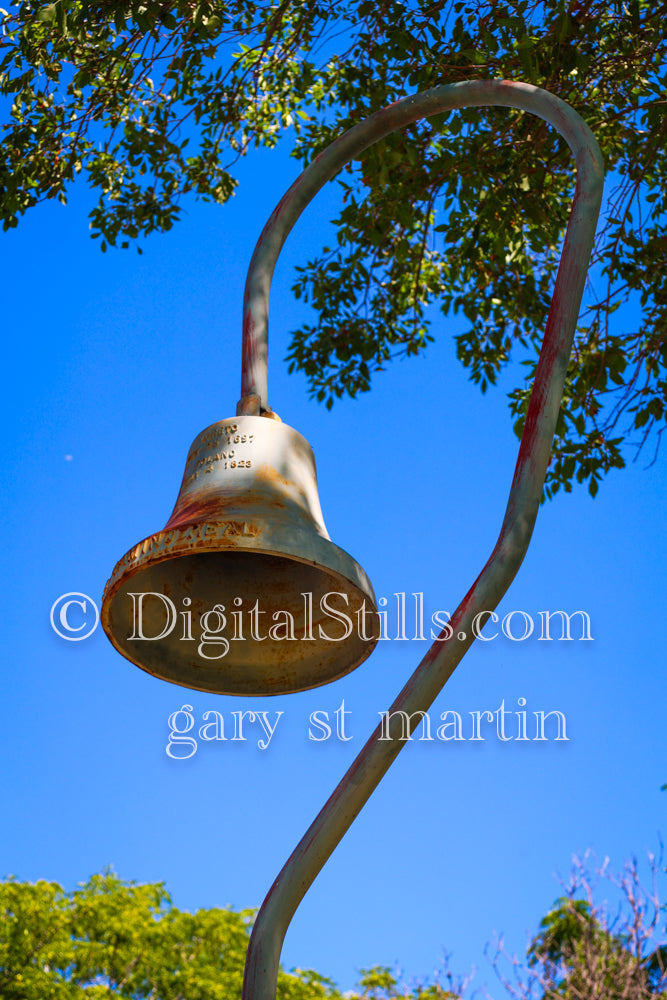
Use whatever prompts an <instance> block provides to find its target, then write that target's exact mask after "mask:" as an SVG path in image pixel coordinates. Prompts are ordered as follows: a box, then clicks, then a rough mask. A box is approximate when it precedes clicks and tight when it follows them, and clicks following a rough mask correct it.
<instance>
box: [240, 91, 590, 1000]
mask: <svg viewBox="0 0 667 1000" xmlns="http://www.w3.org/2000/svg"><path fill="white" fill-rule="evenodd" d="M480 105H502V106H505V107H512V108H518V109H521V110H524V111H529V112H531V113H533V114H535V115H538V116H539V117H540V118H544V119H545V120H546V121H548V122H550V123H551V124H552V125H554V126H555V128H557V129H558V131H559V132H560V134H561V135H562V136H563V137H564V138H565V139H566V141H567V143H568V145H569V147H570V149H571V151H572V153H573V154H574V157H575V160H576V164H577V185H576V190H575V195H574V201H573V204H572V211H571V215H570V221H569V223H568V227H567V233H566V236H565V242H564V245H563V251H562V255H561V261H560V265H559V268H558V274H557V277H556V285H555V288H554V294H553V298H552V302H551V308H550V310H549V317H548V319H547V326H546V331H545V335H544V340H543V343H542V350H541V353H540V358H539V361H538V365H537V371H536V374H535V384H534V386H533V390H532V393H531V397H530V403H529V407H528V414H527V417H526V425H525V428H524V432H523V436H522V438H521V444H520V447H519V456H518V459H517V463H516V468H515V471H514V478H513V480H512V486H511V489H510V494H509V498H508V502H507V508H506V511H505V517H504V519H503V523H502V527H501V530H500V535H499V537H498V541H497V542H496V545H495V548H494V549H493V552H492V553H491V556H490V558H489V559H488V561H487V563H486V565H485V566H484V568H483V570H482V572H481V573H480V574H479V576H478V577H477V579H476V580H475V582H474V584H473V585H472V587H471V588H470V590H469V591H468V593H467V594H466V595H465V597H464V598H463V600H462V601H461V603H460V604H459V606H458V608H457V609H456V611H455V613H454V615H453V617H452V619H451V621H450V626H451V628H452V630H453V635H452V638H451V639H450V640H449V641H446V640H445V637H444V636H442V635H441V636H440V637H439V638H438V639H436V641H435V642H434V643H433V645H432V646H431V648H430V649H429V651H428V653H427V654H426V656H425V657H424V659H423V660H422V661H421V663H420V664H419V666H418V667H417V669H416V670H415V672H414V674H413V675H412V677H411V678H410V679H409V681H408V682H407V684H406V685H405V687H404V688H403V690H402V691H401V693H400V694H399V696H398V698H397V699H396V701H395V702H394V704H393V705H392V707H391V709H390V712H396V713H397V712H406V713H408V716H409V717H411V718H410V723H409V727H408V730H409V731H412V729H413V728H414V727H415V726H417V725H418V724H419V721H420V719H421V715H420V713H421V712H426V711H427V710H428V708H429V707H430V705H431V704H432V702H433V700H434V699H435V698H436V697H437V695H438V694H439V693H440V691H441V690H442V688H443V686H444V684H445V682H446V681H447V680H448V678H449V677H450V676H451V674H452V672H453V671H454V668H455V667H456V666H457V664H458V663H459V661H460V660H461V659H462V658H463V656H464V654H465V653H466V652H467V650H468V649H469V647H470V646H471V645H472V643H473V641H474V638H475V636H474V633H473V621H474V619H475V616H476V615H479V614H481V613H483V612H487V611H493V609H494V608H495V607H496V606H497V604H498V602H499V601H500V600H501V598H502V596H503V594H504V593H505V591H506V590H507V588H508V587H509V585H510V583H511V582H512V580H513V578H514V576H515V574H516V572H517V570H518V569H519V566H520V565H521V562H522V561H523V557H524V555H525V553H526V550H527V548H528V543H529V542H530V537H531V534H532V531H533V526H534V524H535V518H536V516H537V510H538V507H539V503H540V497H541V494H542V487H543V485H544V478H545V476H546V470H547V463H548V461H549V452H550V450H551V442H552V439H553V434H554V430H555V427H556V420H557V418H558V411H559V409H560V402H561V397H562V393H563V385H564V382H565V376H566V372H567V365H568V360H569V356H570V350H571V347H572V340H573V337H574V330H575V326H576V322H577V316H578V314H579V308H580V305H581V298H582V295H583V289H584V282H585V278H586V271H587V266H588V261H589V257H590V253H591V249H592V246H593V238H594V235H595V226H596V223H597V217H598V214H599V210H600V203H601V200H602V186H603V164H602V155H601V153H600V149H599V147H598V144H597V142H596V141H595V138H594V136H593V134H592V133H591V131H590V129H589V128H588V126H587V125H586V124H585V122H584V121H583V120H582V119H581V118H580V117H579V115H578V114H577V113H576V112H575V111H574V110H573V109H572V108H571V107H569V105H567V104H565V103H564V102H563V101H561V100H560V99H559V98H557V97H554V96H553V95H552V94H549V93H547V91H545V90H541V89H540V88H539V87H532V86H530V85H528V84H522V83H512V82H508V81H495V80H483V81H473V82H468V83H456V84H452V85H451V86H447V87H435V88H434V89H432V90H428V91H425V92H424V93H421V94H416V95H415V96H414V97H409V98H406V99H405V100H403V101H398V102H397V103H396V104H392V105H390V106H389V107H388V108H385V109H384V110H382V111H378V112H377V113H376V114H374V115H371V116H370V117H369V118H367V119H366V120H365V121H363V122H361V123H360V124H359V125H356V126H354V128H352V129H350V130H349V131H348V132H346V133H345V134H344V135H343V136H341V137H340V138H339V139H337V140H336V141H335V142H333V143H332V144H331V146H329V147H328V149H326V150H325V151H324V152H322V153H320V155H319V156H318V157H317V158H316V159H315V160H313V162H312V163H311V164H310V165H309V166H308V167H307V168H306V170H304V172H303V174H302V175H301V176H300V177H299V179H298V180H297V181H296V182H295V183H294V184H293V185H292V187H291V188H290V189H289V191H288V192H287V194H286V195H285V197H284V198H283V199H282V201H281V202H280V203H279V205H278V206H277V207H276V209H275V211H274V213H273V215H272V216H271V218H270V219H269V222H268V223H267V225H266V226H265V228H264V230H263V231H262V234H261V236H260V238H259V241H258V243H257V246H256V248H255V252H254V255H253V258H252V261H251V264H250V269H249V272H248V278H247V281H246V293H245V302H244V341H243V387H242V399H241V403H240V404H239V412H255V413H258V412H261V411H262V410H267V409H268V403H267V395H266V364H267V356H268V297H269V287H270V283H271V277H272V274H273V270H274V267H275V263H276V259H277V257H278V254H279V252H280V249H281V247H282V245H283V243H284V242H285V239H286V238H287V235H288V233H289V231H290V229H291V228H292V226H293V225H294V223H295V221H296V219H297V218H298V216H299V214H300V213H301V211H302V210H303V208H305V206H306V205H307V204H308V202H309V201H310V200H311V198H312V197H313V196H314V195H315V194H316V193H317V191H319V189H320V188H321V187H322V186H323V185H324V184H325V183H326V181H327V180H329V179H330V178H331V177H333V176H334V174H336V173H337V171H338V170H339V169H340V168H341V167H342V166H343V165H344V164H345V163H347V162H348V161H349V160H350V159H352V158H354V157H355V156H358V155H359V153H360V152H361V151H362V150H363V149H365V148H366V147H367V146H370V145H371V144H372V143H373V142H376V141H377V140H378V139H380V138H382V137H383V136H385V135H387V134H388V133H389V132H392V131H394V130H395V129H397V128H401V127H403V126H405V125H408V124H409V123H411V122H413V121H416V120H417V119H419V118H422V117H426V116H428V115H434V114H439V113H441V112H442V111H446V110H449V109H452V108H463V107H472V106H480ZM412 717H414V718H412ZM399 726H400V727H401V730H402V723H401V719H400V717H399V716H398V715H397V716H394V717H393V719H392V720H391V722H390V724H389V736H390V737H391V738H390V739H389V740H381V739H380V735H381V726H378V727H377V729H376V730H375V732H374V733H373V734H372V736H371V737H370V739H369V740H368V742H367V743H366V744H365V746H364V748H363V749H362V750H361V752H360V753H359V755H358V756H357V758H356V759H355V761H354V762H353V764H352V765H351V767H350V768H349V769H348V771H347V773H346V774H345V776H344V777H343V779H342V780H341V782H340V783H339V784H338V786H337V787H336V789H335V790H334V792H333V794H332V795H331V797H330V798H329V800H328V801H327V803H326V804H325V806H324V807H323V808H322V810H321V811H320V813H319V814H318V815H317V817H316V818H315V820H314V822H313V823H312V824H311V826H310V827H309V829H308V830H307V832H306V834H305V835H304V836H303V837H302V839H301V841H300V842H299V844H298V845H297V847H296V849H295V850H294V851H293V853H292V854H291V856H290V857H289V859H288V861H287V862H286V864H285V865H284V867H283V869H282V871H281V872H280V874H279V875H278V878H277V879H276V881H275V882H274V884H273V886H272V887H271V890H270V891H269V893H268V895H267V897H266V899H265V900H264V903H263V904H262V907H261V909H260V911H259V915H258V917H257V920H256V922H255V927H254V930H253V933H252V937H251V939H250V945H249V948H248V955H247V959H246V969H245V979H244V984H243V1000H274V998H275V995H276V982H277V977H278V967H279V961H280V952H281V949H282V943H283V939H284V937H285V933H286V931H287V928H288V926H289V923H290V921H291V919H292V916H293V915H294V912H295V911H296V908H297V906H298V905H299V903H300V902H301V900H302V899H303V897H304V895H305V893H306V892H307V890H308V888H309V887H310V885H311V884H312V882H313V881H314V879H315V877H316V875H317V874H318V872H319V871H320V869H321V868H322V866H323V865H324V864H325V862H326V861H327V859H328V858H329V856H330V855H331V853H332V852H333V850H334V848H335V847H336V846H337V844H338V843H339V841H340V840H341V838H342V837H343V835H344V834H345V832H346V831H347V830H348V828H349V827H350V825H351V824H352V822H353V820H354V819H355V817H356V816H357V814H358V813H359V811H360V810H361V808H362V806H363V805H364V804H365V802H366V801H367V800H368V798H369V797H370V795H371V793H372V792H373V790H374V788H375V787H376V786H377V784H378V783H379V782H380V780H381V778H382V777H383V775H384V774H385V773H386V771H387V770H388V768H389V766H390V765H391V763H392V762H393V760H394V759H395V758H396V756H397V755H398V753H399V752H400V751H401V749H402V748H403V746H404V744H405V742H406V741H405V740H402V739H400V738H399Z"/></svg>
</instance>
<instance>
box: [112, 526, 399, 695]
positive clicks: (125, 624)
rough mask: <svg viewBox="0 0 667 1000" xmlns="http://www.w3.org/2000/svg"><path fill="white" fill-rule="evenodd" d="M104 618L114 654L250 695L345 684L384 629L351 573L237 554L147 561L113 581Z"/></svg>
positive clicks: (166, 674) (188, 680)
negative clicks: (380, 628) (347, 574)
mask: <svg viewBox="0 0 667 1000" xmlns="http://www.w3.org/2000/svg"><path fill="white" fill-rule="evenodd" d="M323 541H324V540H323ZM326 544H327V545H328V546H331V548H332V549H334V550H335V549H337V552H338V554H339V558H340V557H345V560H349V562H350V563H352V564H354V560H352V559H351V557H350V556H348V555H347V553H345V552H343V550H342V549H338V547H337V546H335V545H333V543H332V542H330V541H327V543H326ZM354 565H355V566H356V564H354ZM357 569H358V570H359V571H360V572H361V573H362V574H363V571H361V570H360V568H359V567H357ZM101 617H102V625H103V627H104V630H105V632H106V633H107V635H108V636H109V638H110V640H111V642H112V643H113V645H114V646H115V647H116V649H117V650H118V651H119V652H120V653H122V655H123V656H125V657H126V658H127V659H128V660H130V661H131V662H132V663H134V664H136V665H137V666H138V667H141V669H142V670H145V671H147V673H149V674H152V675H153V676H154V677H159V678H161V679H162V680H166V681H170V682H171V683H174V684H180V685H182V686H184V687H189V688H194V689H196V690H198V691H209V692H213V693H216V694H233V695H243V696H264V695H276V694H291V693H294V692H297V691H306V690H309V689H311V688H315V687H319V686H320V685H322V684H328V683H329V682H330V681H334V680H337V679H338V678H340V677H343V676H344V675H345V674H347V673H349V672H350V671H351V670H354V669H355V667H357V666H359V664H360V663H362V662H363V661H364V660H365V659H366V657H367V656H369V655H370V653H371V652H372V650H373V649H374V647H375V645H376V643H377V640H378V632H379V629H378V620H377V614H376V609H375V599H374V596H373V595H372V591H371V593H370V594H369V593H368V592H366V590H365V588H363V587H362V586H357V585H355V584H354V583H353V582H352V581H351V580H350V578H349V576H344V575H342V574H340V573H338V572H336V571H335V570H333V569H331V568H329V567H324V566H321V565H317V564H315V563H309V562H307V561H305V560H301V559H298V558H296V557H294V556H293V555H289V554H276V553H262V552H257V551H250V550H246V551H243V550H238V549H231V550H227V551H216V552H211V551H202V552H194V553H191V554H187V555H180V556H175V557H170V558H167V559H162V560H160V561H155V562H150V561H149V562H147V563H146V564H144V565H141V566H138V567H137V568H136V569H135V570H134V571H133V572H131V573H129V574H123V575H122V577H121V578H120V579H118V580H117V581H116V582H115V584H114V581H113V578H112V581H110V583H109V585H108V586H107V592H106V593H105V597H104V601H103V606H102V616H101Z"/></svg>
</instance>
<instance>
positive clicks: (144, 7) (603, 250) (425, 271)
mask: <svg viewBox="0 0 667 1000" xmlns="http://www.w3.org/2000/svg"><path fill="white" fill-rule="evenodd" d="M4 32H5V34H4V37H2V39H0V92H1V93H2V94H3V95H5V97H6V99H7V102H6V103H7V118H6V124H5V126H4V129H3V132H2V138H1V140H0V142H1V144H0V215H1V216H2V219H3V224H4V226H5V228H7V227H10V226H15V225H16V224H17V221H18V218H19V217H20V215H21V214H22V213H23V212H25V211H26V210H27V209H28V208H30V207H31V206H32V205H34V204H36V203H37V202H39V201H41V200H43V199H44V198H53V197H58V198H60V199H61V200H63V201H64V200H65V199H66V191H67V187H68V184H69V183H70V182H71V181H72V180H73V178H74V177H75V175H76V174H78V173H82V174H84V175H85V176H86V177H87V179H88V182H89V183H90V185H91V186H92V188H93V189H94V190H96V191H97V192H98V195H99V201H98V203H97V205H96V206H95V207H94V208H93V210H92V212H91V226H92V230H93V236H94V237H97V238H99V239H100V241H101V246H102V249H103V250H104V249H106V247H107V246H108V245H111V246H117V245H120V246H128V245H129V244H130V243H132V242H133V241H137V240H138V239H139V238H140V237H143V236H145V235H146V234H148V233H151V232H153V231H161V230H166V229H169V228H170V227H171V226H172V225H173V223H174V222H175V220H176V219H177V218H178V216H179V214H180V211H181V209H182V202H183V197H184V196H185V195H187V194H189V193H191V194H194V195H195V196H197V197H200V198H204V199H207V200H210V201H214V202H217V203H223V202H225V201H226V200H227V199H228V198H229V197H230V196H231V195H232V193H233V191H234V188H235V185H236V181H235V179H234V163H235V162H236V160H237V159H238V157H239V156H241V155H243V154H245V153H246V152H247V151H248V150H249V149H250V148H251V147H252V146H253V145H265V146H272V145H274V144H275V143H276V142H277V141H278V139H279V138H280V137H283V136H284V137H285V141H286V142H289V143H291V145H292V149H293V152H294V154H295V155H296V156H298V157H300V158H301V159H302V160H303V161H304V162H307V161H309V160H310V159H311V158H312V157H313V156H314V155H315V154H316V153H317V151H318V150H319V149H321V148H322V147H323V146H324V145H325V144H326V143H328V142H329V141H330V140H331V139H332V138H333V137H334V136H336V135H338V134H340V132H341V131H342V130H343V129H345V128H347V127H349V126H350V125H352V124H354V123H356V122H357V121H359V120H360V119H361V118H363V117H364V116H366V115H367V114H369V113H370V112H372V111H374V110H377V109H379V108H380V107H382V106H384V105H385V104H387V103H389V102H390V101H393V100H396V99H398V98H400V97H403V96H405V95H407V94H409V93H413V92H415V91H417V90H423V89H426V88H428V87H431V86H434V85H438V84H444V83H449V82H454V81H457V80H463V79H471V78H492V77H493V78H499V77H504V78H508V79H519V80H524V81H526V82H529V83H532V84H536V85H539V86H542V87H545V88H547V89H548V90H551V91H552V92H553V93H555V94H557V95H558V96H560V97H562V98H563V99H564V100H566V101H568V102H569V103H570V104H572V105H573V106H574V107H575V108H576V109H577V110H578V111H579V113H580V114H581V115H582V117H583V118H584V119H585V120H586V121H587V122H588V123H589V125H590V126H591V127H592V129H593V131H594V132H595V134H596V136H597V138H598V141H599V142H600V145H601V148H602V151H603V155H604V158H605V161H606V168H607V171H608V178H609V180H608V189H607V190H608V194H607V202H606V207H605V209H604V219H603V224H602V226H601V228H600V231H599V235H598V240H597V245H596V251H595V258H594V262H595V263H594V267H593V270H592V272H591V275H592V276H591V279H590V284H589V288H588V292H587V296H586V299H585V308H584V310H583V313H582V317H581V320H580V326H579V329H578V332H577V337H576V344H575V351H574V355H573V360H572V364H571V367H570V371H569V374H568V379H567V384H566V389H565V400H564V406H563V410H562V414H561V419H560V422H559V425H558V428H557V432H556V441H555V446H554V453H553V460H552V464H551V466H550V470H549V474H548V479H547V488H546V491H547V495H551V494H553V493H554V492H556V491H557V490H558V489H559V488H560V487H561V486H562V487H564V488H565V489H566V490H568V491H569V490H570V489H571V488H572V483H573V482H586V483H587V484H588V489H589V491H590V493H591V494H593V495H595V493H596V492H597V489H598V483H599V481H600V479H601V477H602V476H603V475H604V474H605V473H606V472H607V471H608V470H609V469H612V468H621V467H623V465H624V464H625V460H626V457H627V456H628V454H629V453H632V451H633V448H634V449H635V454H636V453H638V451H639V450H641V449H642V447H643V446H644V445H648V452H646V454H647V455H648V457H649V459H651V458H654V457H655V454H656V452H657V447H658V444H659V441H660V435H661V434H662V432H663V430H664V427H665V419H666V408H665V402H666V391H667V377H666V372H667V344H666V342H665V337H664V334H663V331H664V328H665V322H666V320H667V283H666V282H667V279H666V277H665V266H664V264H665V260H666V259H667V144H666V142H665V133H666V130H667V116H665V100H666V99H667V97H666V95H667V59H666V56H667V32H665V29H664V8H663V7H662V6H661V5H660V4H653V3H650V2H649V0H623V2H621V0H434V2H430V0H282V2H280V3H278V2H275V3H269V2H266V0H224V2H223V0H175V2H170V3H166V2H162V0H116V2H114V3H113V4H111V3H109V2H108V0H97V2H88V0H56V2H53V3H48V2H46V0H32V2H22V3H19V4H16V5H14V6H13V7H11V8H10V10H9V11H8V12H7V14H6V15H5V16H4ZM572 172H573V167H572V162H571V157H570V154H569V151H568V150H567V149H566V147H565V144H564V142H563V141H562V140H561V139H560V138H559V137H558V136H557V135H556V134H555V133H554V132H553V130H551V129H550V128H548V127H547V126H546V125H545V124H544V123H542V122H541V121H540V120H538V119H535V118H532V117H530V116H527V115H523V114H520V113H517V112H512V111H510V110H506V109H489V110H484V109H475V110H468V111H464V112H461V113H459V114H456V115H452V116H450V117H448V118H447V119H446V120H444V119H431V120H429V121H428V122H424V123H419V124H416V125H414V126H413V127H411V128H409V129H407V130H406V131H405V132H402V133H400V134H394V135H392V136H390V137H389V138H387V139H386V140H384V141H383V142H382V143H381V144H378V145H377V146H375V147H373V148H372V149H370V150H368V151H367V152H366V153H365V154H364V156H363V158H362V160H361V161H360V162H356V163H355V164H353V165H352V166H351V167H350V168H349V169H348V170H347V171H346V172H345V173H344V174H343V176H342V178H341V180H340V183H341V185H342V188H343V201H344V206H343V209H342V211H341V212H340V214H339V215H338V217H337V218H336V219H335V220H334V234H335V235H334V239H333V240H332V241H331V243H332V245H331V246H329V247H323V249H322V251H321V253H320V254H319V256H317V257H316V259H314V260H312V261H309V262H307V264H305V265H304V267H303V268H301V269H299V272H298V274H297V277H296V281H295V285H294V291H295V294H296V295H297V296H301V297H302V298H303V299H305V300H306V301H307V302H309V303H310V305H311V306H312V307H313V309H314V314H315V319H314V321H313V323H311V324H306V325H304V326H302V327H301V328H300V329H298V330H295V331H294V332H293V334H292V341H291V345H290V348H289V353H288V358H289V362H290V365H291V367H292V368H295V369H299V370H301V371H303V372H305V374H306V375H307V377H308V379H309V381H310V385H311V389H312V393H313V394H314V395H315V396H316V397H317V398H318V399H320V400H322V401H325V402H326V404H327V405H328V406H330V405H331V404H332V402H333V401H334V399H336V398H337V397H340V396H342V395H343V394H344V393H348V394H349V395H351V396H355V395H356V394H357V393H359V392H363V391H366V390H367V389H368V388H369V386H370V383H371V378H372V376H373V375H374V374H375V373H376V372H377V371H379V370H381V369H383V368H384V367H385V366H386V365H387V363H388V362H389V361H390V360H391V359H392V358H394V357H396V356H397V355H414V354H418V353H420V352H422V351H423V350H425V349H426V347H427V344H428V341H429V339H430V338H431V334H430V333H429V324H430V320H431V317H432V315H433V312H434V308H435V307H437V308H439V309H440V310H441V311H442V312H443V313H444V315H445V316H449V315H452V314H456V313H458V314H460V315H461V316H462V317H463V318H464V319H465V321H466V324H467V328H466V329H465V330H464V332H463V333H461V334H459V335H458V336H457V337H456V353H457V356H458V358H459V360H460V361H461V363H462V364H463V365H464V366H465V368H466V369H467V371H468V372H469V375H470V377H471V379H472V380H473V381H474V382H476V383H477V384H478V385H479V386H480V388H481V390H482V391H485V390H486V389H487V387H488V386H490V385H493V384H495V383H496V382H497V380H498V377H499V375H500V373H501V372H502V370H503V369H504V368H505V367H506V366H507V365H508V364H509V362H510V360H511V359H514V360H515V361H519V362H521V364H522V365H523V366H524V368H523V369H522V370H523V376H522V375H520V374H517V375H516V378H515V384H514V387H513V388H512V389H511V391H510V393H509V403H510V410H511V413H512V415H513V417H514V420H515V428H516V430H517V432H520V431H521V428H522V423H523V420H524V419H525V412H526V407H527V398H528V391H529V386H530V384H532V378H533V373H534V368H535V364H536V357H537V353H538V351H539V345H540V342H541V338H542V334H543V331H544V325H545V319H546V314H547V310H548V303H549V297H550V289H551V288H552V286H553V281H554V277H555V269H556V266H557V261H558V257H559V247H560V242H561V239H562V235H563V231H564V226H565V224H566V220H567V216H568V212H569V203H570V199H571V195H572V186H573V185H572ZM429 307H430V308H429ZM516 371H519V370H518V369H517V370H516ZM649 442H650V443H649Z"/></svg>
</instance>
